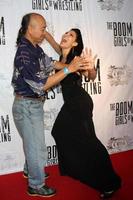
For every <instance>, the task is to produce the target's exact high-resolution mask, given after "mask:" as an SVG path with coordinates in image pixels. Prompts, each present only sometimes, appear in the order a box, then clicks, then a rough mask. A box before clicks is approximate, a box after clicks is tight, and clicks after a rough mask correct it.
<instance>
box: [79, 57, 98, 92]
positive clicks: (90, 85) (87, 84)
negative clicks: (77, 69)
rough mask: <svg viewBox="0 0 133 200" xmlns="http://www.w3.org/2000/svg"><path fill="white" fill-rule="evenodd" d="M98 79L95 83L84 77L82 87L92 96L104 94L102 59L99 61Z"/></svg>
mask: <svg viewBox="0 0 133 200" xmlns="http://www.w3.org/2000/svg"><path fill="white" fill-rule="evenodd" d="M96 70H97V78H96V79H95V81H89V79H88V78H85V77H84V76H83V83H82V87H83V88H84V89H85V90H86V92H88V93H89V94H91V95H98V94H101V93H102V86H101V74H100V59H97V64H96Z"/></svg>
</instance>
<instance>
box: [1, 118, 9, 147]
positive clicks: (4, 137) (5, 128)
mask: <svg viewBox="0 0 133 200" xmlns="http://www.w3.org/2000/svg"><path fill="white" fill-rule="evenodd" d="M7 142H11V132H10V122H9V116H8V115H6V116H1V118H0V143H7Z"/></svg>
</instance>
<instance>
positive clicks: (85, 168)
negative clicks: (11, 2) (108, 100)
mask: <svg viewBox="0 0 133 200" xmlns="http://www.w3.org/2000/svg"><path fill="white" fill-rule="evenodd" d="M61 85H62V93H63V98H64V105H63V106H62V108H61V110H60V112H59V114H58V116H57V118H56V120H55V123H54V126H53V129H52V136H53V137H54V139H55V142H56V145H57V150H58V162H59V170H60V173H61V175H68V176H70V177H72V178H75V179H77V180H79V181H81V182H82V183H85V184H87V185H89V186H91V187H93V188H95V189H97V190H99V191H109V190H112V189H114V190H115V189H118V188H119V187H120V185H121V179H120V177H119V176H118V175H117V174H116V172H115V171H114V169H113V166H112V163H111V160H110V157H109V154H108V152H107V150H106V148H105V147H104V146H103V144H102V143H101V142H100V141H99V139H98V138H97V137H96V134H95V129H94V125H93V120H92V111H93V102H92V99H91V97H90V95H89V94H88V93H87V92H86V91H85V90H84V89H83V88H82V82H81V76H79V75H78V74H77V73H73V74H69V75H68V76H67V77H66V78H65V79H64V80H63V81H62V82H61Z"/></svg>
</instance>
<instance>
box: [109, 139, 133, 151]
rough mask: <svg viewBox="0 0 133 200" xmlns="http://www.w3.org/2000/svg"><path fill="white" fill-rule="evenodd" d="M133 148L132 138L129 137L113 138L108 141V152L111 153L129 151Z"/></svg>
mask: <svg viewBox="0 0 133 200" xmlns="http://www.w3.org/2000/svg"><path fill="white" fill-rule="evenodd" d="M132 146H133V139H132V138H130V137H129V136H128V135H127V136H123V137H120V138H115V137H112V138H110V140H109V141H108V144H107V150H108V151H109V152H110V153H115V152H121V151H125V150H129V149H130V147H131V149H132Z"/></svg>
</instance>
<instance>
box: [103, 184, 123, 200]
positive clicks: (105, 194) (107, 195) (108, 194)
mask: <svg viewBox="0 0 133 200" xmlns="http://www.w3.org/2000/svg"><path fill="white" fill-rule="evenodd" d="M120 188H121V184H120V185H117V186H116V187H115V189H113V190H110V191H104V192H101V194H100V198H101V199H109V198H111V197H112V196H113V195H114V193H115V192H117V190H119V189H120Z"/></svg>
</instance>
